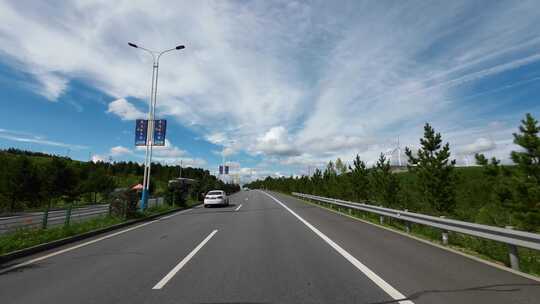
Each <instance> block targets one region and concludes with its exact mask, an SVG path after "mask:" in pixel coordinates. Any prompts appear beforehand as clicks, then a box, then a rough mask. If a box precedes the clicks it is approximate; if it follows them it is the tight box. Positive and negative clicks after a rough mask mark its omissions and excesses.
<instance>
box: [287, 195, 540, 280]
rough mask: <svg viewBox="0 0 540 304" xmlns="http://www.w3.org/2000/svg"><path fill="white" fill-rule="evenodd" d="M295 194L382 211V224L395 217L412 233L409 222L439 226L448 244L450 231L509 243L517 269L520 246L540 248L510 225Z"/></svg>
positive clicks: (538, 237) (539, 238) (538, 241)
mask: <svg viewBox="0 0 540 304" xmlns="http://www.w3.org/2000/svg"><path fill="white" fill-rule="evenodd" d="M292 194H293V195H294V196H297V197H302V198H306V199H311V200H315V201H320V202H325V203H329V204H332V205H336V206H341V207H345V208H350V209H356V210H361V211H366V212H371V213H374V214H378V215H379V216H380V221H381V223H382V222H383V221H384V217H391V218H394V219H398V220H402V221H405V222H406V223H407V226H406V230H407V232H410V226H409V223H416V224H421V225H426V226H430V227H434V228H439V229H441V230H442V242H443V244H444V245H447V244H448V231H453V232H457V233H462V234H466V235H470V236H475V237H479V238H484V239H488V240H493V241H497V242H501V243H505V244H507V245H508V251H509V258H510V266H511V267H512V268H513V269H516V270H519V258H518V251H517V247H516V246H519V247H525V248H530V249H534V250H540V234H536V233H531V232H525V231H519V230H513V229H511V228H510V227H507V228H500V227H493V226H488V225H482V224H475V223H470V222H465V221H459V220H452V219H446V218H444V217H436V216H431V215H425V214H421V213H415V212H409V211H407V210H395V209H390V208H385V207H380V206H374V205H369V204H364V203H355V202H349V201H344V200H340V199H334V198H328V197H322V196H317V195H310V194H304V193H297V192H293V193H292Z"/></svg>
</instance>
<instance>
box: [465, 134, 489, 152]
mask: <svg viewBox="0 0 540 304" xmlns="http://www.w3.org/2000/svg"><path fill="white" fill-rule="evenodd" d="M496 147H497V145H496V144H495V142H494V141H493V140H492V139H489V138H484V137H480V138H478V139H476V140H475V141H474V142H473V143H471V144H468V145H466V146H465V147H463V149H462V152H463V153H465V154H474V153H481V152H486V151H491V150H493V149H495V148H496Z"/></svg>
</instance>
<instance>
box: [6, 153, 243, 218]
mask: <svg viewBox="0 0 540 304" xmlns="http://www.w3.org/2000/svg"><path fill="white" fill-rule="evenodd" d="M0 164H1V167H2V170H0V212H14V211H20V210H26V209H39V208H44V207H52V206H57V205H62V204H66V203H72V202H84V203H98V202H103V201H107V199H108V198H109V195H110V194H111V193H112V191H114V190H115V189H116V188H120V187H130V186H133V185H135V184H137V183H142V175H143V171H144V166H143V165H140V164H138V163H136V162H131V161H129V162H114V163H108V162H81V161H76V160H72V159H70V158H67V157H61V156H56V155H49V154H45V153H41V152H32V151H24V150H18V149H15V148H10V149H7V150H0ZM180 170H181V171H182V177H186V178H192V179H196V180H197V181H198V182H197V183H196V184H195V185H194V186H193V187H192V189H191V191H190V193H191V194H192V198H193V199H195V200H198V199H200V195H201V194H202V193H206V192H207V191H209V190H212V189H223V190H225V191H227V192H229V193H232V192H235V191H238V190H239V188H240V187H239V185H234V184H225V183H223V182H222V181H221V180H219V179H217V178H216V177H215V176H213V175H211V174H210V172H209V171H208V170H204V169H201V168H191V167H188V168H182V169H181V168H180V166H170V165H162V164H160V163H154V164H152V179H151V184H150V193H151V194H152V195H154V196H161V195H164V196H166V194H167V192H168V191H169V189H168V187H167V184H168V181H169V180H171V179H173V178H176V177H178V176H179V174H180Z"/></svg>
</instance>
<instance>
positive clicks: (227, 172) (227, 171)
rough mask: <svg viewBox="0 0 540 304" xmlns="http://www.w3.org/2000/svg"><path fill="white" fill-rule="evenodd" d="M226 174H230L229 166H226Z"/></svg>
mask: <svg viewBox="0 0 540 304" xmlns="http://www.w3.org/2000/svg"><path fill="white" fill-rule="evenodd" d="M225 174H229V166H225Z"/></svg>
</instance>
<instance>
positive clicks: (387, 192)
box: [372, 153, 399, 208]
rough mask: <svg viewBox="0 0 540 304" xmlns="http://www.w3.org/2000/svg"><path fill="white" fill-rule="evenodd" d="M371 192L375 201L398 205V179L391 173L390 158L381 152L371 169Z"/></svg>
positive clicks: (385, 204) (389, 205)
mask: <svg viewBox="0 0 540 304" xmlns="http://www.w3.org/2000/svg"><path fill="white" fill-rule="evenodd" d="M372 176H373V192H374V193H375V199H376V201H377V202H380V203H382V204H383V205H384V206H386V207H390V208H396V207H398V206H399V196H398V195H399V180H398V179H397V176H396V175H394V174H393V173H392V170H391V166H390V160H387V159H386V157H385V156H384V154H383V153H381V154H380V156H379V160H378V161H377V164H376V165H375V168H374V170H373V171H372Z"/></svg>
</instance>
